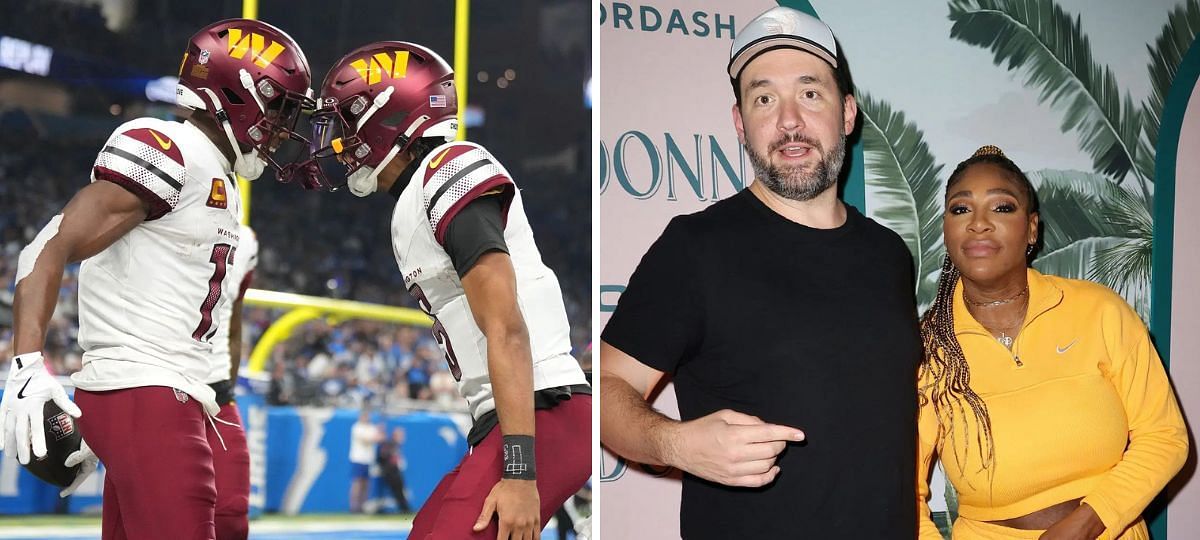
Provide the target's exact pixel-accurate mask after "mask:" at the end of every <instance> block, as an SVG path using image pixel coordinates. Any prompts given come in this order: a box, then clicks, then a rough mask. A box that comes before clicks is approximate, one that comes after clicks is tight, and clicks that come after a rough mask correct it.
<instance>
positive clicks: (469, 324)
mask: <svg viewBox="0 0 1200 540" xmlns="http://www.w3.org/2000/svg"><path fill="white" fill-rule="evenodd" d="M320 91H321V96H320V98H319V99H318V101H317V105H318V109H317V111H316V112H315V113H314V114H313V140H312V145H313V148H312V154H313V158H314V160H313V161H310V162H308V163H306V164H304V165H303V166H302V167H301V168H302V169H304V170H305V171H307V172H308V173H310V174H311V176H312V178H310V179H309V180H308V181H307V182H306V184H308V185H325V186H329V187H339V186H340V185H342V184H345V185H346V186H347V187H348V188H349V189H350V191H351V192H353V193H354V194H355V195H358V196H360V197H361V196H365V195H368V194H370V193H373V192H377V191H378V192H384V193H389V194H391V195H392V196H394V197H396V198H397V203H396V208H395V211H394V213H393V216H392V224H391V232H392V248H393V251H394V253H395V256H396V262H397V263H398V264H399V266H400V271H401V272H402V274H403V276H404V283H405V285H406V286H407V287H408V290H409V292H410V293H411V294H412V295H413V296H414V297H415V298H416V299H417V302H418V303H419V304H420V305H421V307H422V308H423V309H424V310H425V311H426V312H427V313H429V315H430V316H431V317H433V320H434V325H433V333H434V336H435V337H436V338H437V341H438V343H439V344H440V345H441V346H442V349H443V351H444V352H445V355H446V361H447V363H448V364H449V368H450V373H451V374H452V375H453V376H454V378H455V380H457V381H458V389H459V391H460V392H461V393H462V395H463V396H465V397H466V398H467V402H468V404H469V406H470V410H471V414H472V416H473V417H474V422H475V424H474V427H473V428H472V430H471V433H470V434H469V435H468V442H469V443H470V444H471V446H472V449H471V452H469V453H468V454H467V456H466V457H465V458H463V461H462V463H461V464H460V465H459V466H458V468H457V469H455V470H454V471H453V472H451V473H450V474H449V475H447V476H446V477H445V478H444V479H443V480H442V482H441V483H440V484H439V485H438V487H437V488H436V489H435V490H434V493H433V494H432V495H431V496H430V498H429V500H428V501H427V502H426V503H425V505H424V506H423V507H422V508H421V510H420V512H418V514H417V517H416V519H415V521H414V522H413V528H412V531H411V532H410V538H414V539H419V540H425V539H427V538H432V537H433V535H434V534H435V533H436V536H437V537H438V538H456V539H457V538H489V539H491V538H497V537H499V538H502V539H505V540H507V539H508V538H510V537H511V538H537V537H538V531H540V530H541V528H542V527H544V526H545V523H546V521H547V520H549V519H550V517H551V516H552V515H553V513H554V511H555V509H557V508H558V507H559V506H561V505H562V502H563V501H564V500H566V498H567V497H569V496H570V495H572V494H574V493H575V492H576V491H577V490H578V489H579V487H580V486H582V485H583V483H584V482H585V481H586V480H587V478H588V474H589V470H590V468H591V389H590V387H589V385H588V384H587V380H586V379H585V378H584V375H583V371H582V370H581V369H580V368H579V365H578V364H577V363H576V362H575V360H574V358H572V357H571V344H570V338H569V332H570V328H569V325H568V322H567V315H566V310H565V309H564V307H563V300H562V292H561V290H560V289H559V285H558V279H557V278H556V277H555V275H554V273H553V272H552V271H551V270H550V269H549V268H547V267H546V265H545V264H543V263H542V259H541V254H540V253H539V252H538V249H537V246H536V245H535V244H534V240H533V233H532V231H531V230H530V228H529V222H528V220H527V219H526V217H525V210H524V208H523V206H522V202H521V194H520V191H519V190H518V189H517V187H516V185H515V184H514V182H513V179H512V177H511V176H510V175H509V173H508V171H506V170H505V169H504V167H503V166H502V165H500V163H499V161H497V160H496V158H495V157H493V156H492V155H491V154H490V153H488V151H487V150H486V149H485V148H483V147H482V146H479V145H478V144H474V143H470V142H450V141H452V140H453V138H454V136H455V134H456V132H457V130H458V126H457V123H456V120H455V115H456V112H457V103H458V101H457V98H456V95H455V89H454V75H453V72H452V71H451V69H450V67H449V65H447V64H446V62H445V60H443V59H442V58H441V57H439V56H438V55H437V54H436V53H434V52H433V51H431V50H429V49H427V48H425V47H422V46H420V45H415V44H412V43H404V42H397V41H387V42H379V43H373V44H370V45H367V46H364V47H360V48H359V49H357V50H355V51H353V52H351V53H350V54H348V55H346V56H345V57H343V58H342V59H341V60H340V61H338V62H337V63H336V64H335V65H334V67H333V68H332V69H331V70H330V72H329V73H328V74H327V75H326V77H325V82H324V83H323V84H322V86H321V90H320ZM318 158H328V159H331V160H336V161H338V162H340V163H341V164H342V165H345V167H333V168H335V169H337V168H341V169H344V170H345V174H346V175H347V177H346V178H345V180H342V179H340V178H339V179H332V180H331V179H330V178H329V177H326V176H325V174H324V173H323V172H322V171H321V170H320V167H319V166H318V164H317V162H316V160H317V159H318ZM333 165H337V164H336V163H334V164H333ZM339 174H340V173H339ZM497 426H498V428H499V429H496V428H497ZM535 435H536V438H535ZM535 450H536V452H535ZM493 517H496V519H493Z"/></svg>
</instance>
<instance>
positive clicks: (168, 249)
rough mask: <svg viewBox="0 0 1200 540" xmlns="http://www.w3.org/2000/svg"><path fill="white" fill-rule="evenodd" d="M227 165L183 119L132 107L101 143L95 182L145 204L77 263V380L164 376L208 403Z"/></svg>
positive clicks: (234, 244) (231, 244)
mask: <svg viewBox="0 0 1200 540" xmlns="http://www.w3.org/2000/svg"><path fill="white" fill-rule="evenodd" d="M231 170H232V168H231V165H230V163H229V160H227V159H226V158H225V156H223V155H222V154H221V152H220V150H218V149H217V147H216V146H215V145H214V144H213V143H212V142H211V141H210V140H209V139H208V137H206V136H205V135H204V134H203V133H202V132H201V131H200V130H199V129H198V128H196V127H195V126H193V125H191V124H188V123H185V122H168V121H164V120H158V119H153V118H140V119H137V120H133V121H131V122H127V123H125V124H123V125H121V126H120V127H118V128H117V130H116V131H115V132H114V133H113V135H112V136H111V137H109V139H108V141H107V142H105V144H104V148H103V149H102V150H101V151H100V154H99V155H98V156H97V157H96V164H95V166H94V167H93V168H92V181H93V182H95V181H98V180H103V181H111V182H114V183H116V184H119V185H121V186H123V187H125V188H126V189H128V190H129V191H131V192H133V193H135V194H137V195H138V196H139V197H141V198H142V199H143V200H144V201H146V202H147V203H148V204H149V205H150V207H151V211H150V214H149V215H148V216H147V218H146V221H145V222H143V223H141V224H139V225H138V226H137V227H135V228H134V229H133V230H131V231H130V232H129V233H127V234H126V235H125V236H122V237H121V238H120V239H118V240H117V241H116V242H115V243H113V244H112V245H111V246H109V247H108V248H106V249H105V250H104V251H101V252H100V253H99V254H97V255H96V256H94V257H92V258H90V259H87V260H86V261H84V262H83V265H82V267H81V268H80V272H79V344H80V346H82V347H83V349H84V354H83V369H82V370H81V371H80V372H79V373H76V374H75V375H73V376H72V377H71V379H72V381H74V383H75V385H76V386H77V387H79V388H82V389H84V390H94V391H104V390H116V389H121V388H132V387H140V386H171V387H174V388H178V389H180V390H183V391H185V392H187V393H188V394H190V395H192V396H194V397H196V398H197V399H198V400H200V401H201V403H203V404H204V405H205V406H206V408H208V409H209V411H210V412H213V411H215V410H216V404H215V402H214V401H213V391H212V389H210V388H209V387H208V385H207V384H204V381H205V379H206V378H207V377H208V374H209V369H210V363H211V356H212V339H213V337H214V336H215V335H216V333H217V328H218V326H219V324H220V322H221V321H220V318H219V316H218V315H219V314H220V312H221V308H222V305H223V304H224V303H226V302H228V301H229V299H228V295H227V294H225V290H226V289H225V281H226V279H227V278H228V277H229V274H230V270H231V268H230V266H231V265H232V264H233V263H234V256H235V254H236V251H237V248H238V243H239V233H238V221H237V216H238V215H239V213H240V204H241V201H240V199H239V196H238V190H237V180H236V178H235V176H234V175H233V173H232V172H231ZM213 413H214V414H215V412H213Z"/></svg>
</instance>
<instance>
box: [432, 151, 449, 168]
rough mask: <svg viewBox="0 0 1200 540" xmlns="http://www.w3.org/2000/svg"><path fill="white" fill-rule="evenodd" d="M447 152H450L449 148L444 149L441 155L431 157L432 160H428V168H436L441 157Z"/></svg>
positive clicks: (440, 161)
mask: <svg viewBox="0 0 1200 540" xmlns="http://www.w3.org/2000/svg"><path fill="white" fill-rule="evenodd" d="M449 153H450V149H449V148H447V149H446V150H444V151H443V152H442V155H440V156H438V157H435V158H433V161H430V162H429V168H430V169H436V168H438V165H441V164H442V158H444V157H446V154H449Z"/></svg>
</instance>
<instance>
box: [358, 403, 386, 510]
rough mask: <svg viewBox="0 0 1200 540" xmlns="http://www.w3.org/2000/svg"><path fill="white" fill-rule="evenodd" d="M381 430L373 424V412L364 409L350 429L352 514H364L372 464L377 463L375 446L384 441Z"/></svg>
mask: <svg viewBox="0 0 1200 540" xmlns="http://www.w3.org/2000/svg"><path fill="white" fill-rule="evenodd" d="M383 438H384V435H383V432H382V431H380V429H379V428H378V427H377V426H375V424H372V423H371V411H369V410H367V409H363V410H362V412H361V413H359V414H358V421H357V422H355V423H354V427H352V428H350V513H352V514H359V513H362V509H363V503H364V502H366V500H367V486H368V482H369V480H370V479H371V464H372V463H375V445H376V444H379V443H380V442H381V441H383Z"/></svg>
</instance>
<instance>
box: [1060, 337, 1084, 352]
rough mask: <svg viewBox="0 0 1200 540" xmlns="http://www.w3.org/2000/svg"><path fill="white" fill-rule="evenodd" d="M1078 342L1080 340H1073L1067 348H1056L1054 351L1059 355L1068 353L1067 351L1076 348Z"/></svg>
mask: <svg viewBox="0 0 1200 540" xmlns="http://www.w3.org/2000/svg"><path fill="white" fill-rule="evenodd" d="M1076 341H1079V338H1076V339H1073V340H1071V342H1070V343H1068V344H1067V346H1066V347H1055V348H1054V350H1056V351H1058V354H1062V353H1065V352H1067V349H1070V348H1071V347H1074V346H1075V342H1076Z"/></svg>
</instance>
